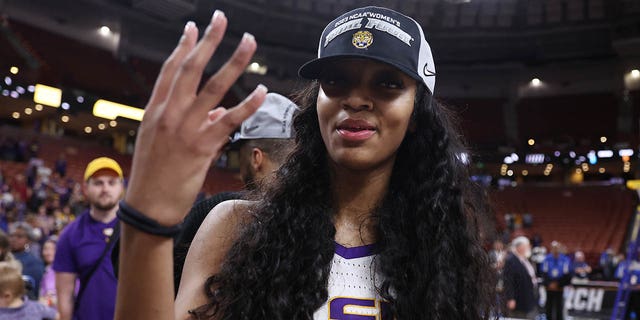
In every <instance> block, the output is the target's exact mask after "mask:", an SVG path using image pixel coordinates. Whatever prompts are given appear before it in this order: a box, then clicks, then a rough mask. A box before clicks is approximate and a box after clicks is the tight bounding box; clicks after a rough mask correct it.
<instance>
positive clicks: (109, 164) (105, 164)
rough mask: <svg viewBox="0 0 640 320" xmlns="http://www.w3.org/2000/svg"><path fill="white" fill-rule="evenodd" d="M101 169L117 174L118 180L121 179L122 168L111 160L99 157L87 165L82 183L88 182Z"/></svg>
mask: <svg viewBox="0 0 640 320" xmlns="http://www.w3.org/2000/svg"><path fill="white" fill-rule="evenodd" d="M102 169H110V170H112V171H114V172H115V173H117V174H118V176H119V177H120V178H123V175H122V168H120V165H119V164H118V163H117V162H116V161H115V160H113V159H111V158H107V157H100V158H96V159H94V160H92V161H91V162H89V164H88V165H87V169H85V170H84V181H87V180H89V178H91V176H93V175H94V174H95V173H96V172H98V171H99V170H102Z"/></svg>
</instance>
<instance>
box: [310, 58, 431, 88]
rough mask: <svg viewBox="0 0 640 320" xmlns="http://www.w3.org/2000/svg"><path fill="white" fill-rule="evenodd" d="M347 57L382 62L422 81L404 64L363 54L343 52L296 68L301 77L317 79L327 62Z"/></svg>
mask: <svg viewBox="0 0 640 320" xmlns="http://www.w3.org/2000/svg"><path fill="white" fill-rule="evenodd" d="M348 58H362V59H370V60H375V61H378V62H382V63H385V64H388V65H390V66H392V67H395V68H398V69H399V70H400V71H402V72H404V73H405V74H407V75H408V76H410V77H411V78H414V79H416V80H417V81H419V82H423V79H422V78H421V77H420V76H419V75H418V74H417V73H416V71H415V70H411V69H410V68H407V67H405V66H401V65H397V64H394V63H393V62H391V61H388V60H386V59H383V58H378V57H372V56H368V55H364V54H343V55H335V56H329V57H323V58H317V59H313V60H311V61H309V62H307V63H305V64H303V65H302V67H300V69H298V75H299V76H300V77H302V78H305V79H309V80H315V79H319V78H320V75H321V74H322V71H323V70H324V68H325V67H326V66H327V64H328V63H331V62H335V61H337V60H342V59H348ZM425 85H426V84H425Z"/></svg>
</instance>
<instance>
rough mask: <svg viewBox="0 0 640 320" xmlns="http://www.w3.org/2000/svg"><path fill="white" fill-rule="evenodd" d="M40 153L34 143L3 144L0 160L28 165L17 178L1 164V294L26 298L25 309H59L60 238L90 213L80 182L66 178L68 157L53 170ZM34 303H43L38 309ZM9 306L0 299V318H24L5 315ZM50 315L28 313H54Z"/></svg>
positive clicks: (1, 144) (58, 161)
mask: <svg viewBox="0 0 640 320" xmlns="http://www.w3.org/2000/svg"><path fill="white" fill-rule="evenodd" d="M37 151H38V145H37V142H35V141H33V142H31V143H25V142H24V141H13V140H10V139H3V140H2V141H0V160H5V161H23V162H26V163H28V165H27V166H26V170H25V171H24V172H20V173H17V174H14V175H9V174H7V172H6V170H4V168H3V167H2V166H1V165H0V268H1V269H3V270H5V272H4V274H3V275H2V276H0V291H1V292H3V293H5V292H13V293H14V294H15V295H17V297H15V298H16V299H22V298H23V297H24V296H26V297H28V300H30V302H28V303H23V304H22V307H21V308H22V309H25V310H31V309H32V308H35V309H34V310H40V309H39V308H40V306H43V307H49V308H54V307H55V306H56V287H55V274H54V272H53V270H52V269H51V265H52V263H53V260H54V257H55V252H56V244H57V239H58V236H59V235H60V233H61V231H62V230H63V229H64V228H65V226H67V225H68V224H69V223H70V222H72V221H74V220H75V219H76V217H77V216H78V215H79V214H81V213H82V212H84V211H85V210H86V208H87V203H86V201H85V198H84V196H83V192H82V184H81V182H79V181H74V180H73V179H70V178H68V177H67V176H66V171H67V168H66V160H65V158H64V156H62V155H61V156H60V157H59V159H58V160H57V161H56V162H55V164H54V166H53V167H47V166H45V163H44V161H43V160H42V159H40V158H38V156H37ZM5 163H6V162H5ZM15 272H18V274H20V276H21V281H22V282H23V283H24V284H25V285H24V294H22V292H21V291H20V290H19V289H18V288H17V287H16V286H15V284H14V283H13V282H12V281H14V280H15V279H13V278H12V275H13V274H14V273H15ZM31 301H32V302H35V303H38V302H39V303H38V306H34V305H32V304H31ZM14 302H18V300H16V301H14ZM10 305H11V301H8V302H7V301H5V300H0V318H2V319H20V316H21V315H13V316H10V315H5V314H3V312H4V311H3V310H5V309H4V308H7V307H8V306H10ZM14 309H15V308H14ZM6 310H8V309H6ZM12 310H13V309H12ZM44 310H48V309H44ZM23 311H24V310H23ZM49 311H50V310H49ZM49 311H42V310H41V311H33V310H31V311H28V312H29V314H34V312H44V313H42V314H50V312H49ZM24 312H27V311H24ZM47 312H49V313H47ZM53 318H55V317H53Z"/></svg>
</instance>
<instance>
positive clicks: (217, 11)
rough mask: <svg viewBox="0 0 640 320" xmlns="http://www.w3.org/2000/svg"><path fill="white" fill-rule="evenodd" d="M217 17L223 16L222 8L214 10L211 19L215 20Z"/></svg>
mask: <svg viewBox="0 0 640 320" xmlns="http://www.w3.org/2000/svg"><path fill="white" fill-rule="evenodd" d="M218 17H224V12H222V10H216V11H214V12H213V16H212V17H211V20H215V19H216V18H218Z"/></svg>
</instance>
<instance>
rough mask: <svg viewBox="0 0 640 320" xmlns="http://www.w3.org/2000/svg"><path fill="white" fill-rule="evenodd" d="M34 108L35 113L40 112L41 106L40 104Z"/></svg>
mask: <svg viewBox="0 0 640 320" xmlns="http://www.w3.org/2000/svg"><path fill="white" fill-rule="evenodd" d="M34 108H35V109H36V111H42V105H41V104H36V106H35V107H34Z"/></svg>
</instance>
